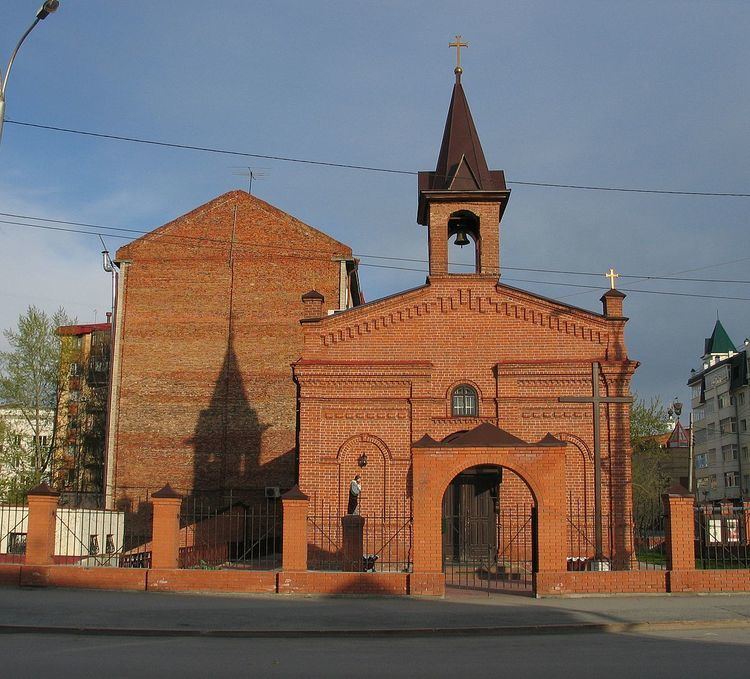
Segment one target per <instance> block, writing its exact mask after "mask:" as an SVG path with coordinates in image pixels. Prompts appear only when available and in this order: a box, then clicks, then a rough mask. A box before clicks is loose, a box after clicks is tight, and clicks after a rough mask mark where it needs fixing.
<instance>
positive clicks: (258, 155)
mask: <svg viewBox="0 0 750 679" xmlns="http://www.w3.org/2000/svg"><path fill="white" fill-rule="evenodd" d="M5 122H6V123H7V124H10V125H21V126H23V127H31V128H36V129H40V130H48V131H52V132H65V133H67V134H77V135H81V136H85V137H95V138H98V139H110V140H113V141H125V142H130V143H133V144H147V145H150V146H161V147H166V148H173V149H180V150H183V151H200V152H202V153H216V154H222V155H229V156H241V157H243V158H260V159H262V160H277V161H281V162H285V163H301V164H304V165H320V166H324V167H337V168H341V169H346V170H360V171H363V172H383V173H387V174H405V175H416V174H418V172H416V171H414V170H399V169H395V168H387V167H375V166H371V165H354V164H350V163H334V162H330V161H323V160H311V159H309V158H292V157H288V156H274V155H266V154H261V153H249V152H245V151H234V150H231V149H221V148H214V147H210V146H195V145H192V144H178V143H175V142H166V141H159V140H156V139H143V138H140V137H126V136H123V135H119V134H109V133H104V132H91V131H88V130H76V129H72V128H68V127H58V126H56V125H42V124H39V123H29V122H25V121H20V120H6V121H5ZM507 183H508V184H518V185H519V186H537V187H544V188H554V189H576V190H581V191H615V192H621V193H650V194H657V195H668V196H710V197H714V198H750V193H733V192H718V191H672V190H668V189H643V188H633V187H623V186H593V185H586V184H558V183H554V182H535V181H521V180H514V181H508V182H507Z"/></svg>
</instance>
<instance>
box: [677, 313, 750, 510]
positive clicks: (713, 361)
mask: <svg viewBox="0 0 750 679" xmlns="http://www.w3.org/2000/svg"><path fill="white" fill-rule="evenodd" d="M749 349H750V342H748V341H747V340H746V341H745V345H744V346H743V347H742V348H741V349H740V350H737V349H736V348H735V346H734V345H733V344H732V342H731V340H730V339H729V336H728V335H727V333H726V331H725V330H724V327H723V326H722V325H721V322H720V321H718V320H717V321H716V325H715V327H714V331H713V333H712V335H711V337H710V338H708V339H707V340H706V345H705V350H704V354H703V358H702V369H701V370H700V371H693V372H692V374H691V376H690V379H689V380H688V386H690V387H691V389H692V408H693V435H694V454H693V460H694V467H695V480H696V496H697V499H698V501H699V502H709V503H710V502H716V501H719V500H741V499H750V430H748V424H749V423H750V386H749V384H750V383H749V381H748V376H749V375H750V365H748V359H749V357H750V351H748V350H749Z"/></svg>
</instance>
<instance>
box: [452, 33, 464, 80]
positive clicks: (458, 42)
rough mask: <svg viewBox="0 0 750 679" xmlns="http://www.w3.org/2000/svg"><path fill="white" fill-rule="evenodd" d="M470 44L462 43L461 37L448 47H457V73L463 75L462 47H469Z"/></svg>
mask: <svg viewBox="0 0 750 679" xmlns="http://www.w3.org/2000/svg"><path fill="white" fill-rule="evenodd" d="M468 46H469V43H468V42H462V41H461V36H460V35H457V36H456V42H449V43H448V47H455V48H456V72H457V73H461V48H462V47H468Z"/></svg>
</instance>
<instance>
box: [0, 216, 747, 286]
mask: <svg viewBox="0 0 750 679" xmlns="http://www.w3.org/2000/svg"><path fill="white" fill-rule="evenodd" d="M0 216H4V217H14V218H17V219H30V220H34V221H41V222H49V223H51V224H64V225H69V226H82V227H86V228H91V229H97V230H106V231H122V232H125V233H132V234H136V235H148V234H150V233H153V232H152V231H143V230H141V229H130V228H126V227H119V226H107V225H104V224H90V223H87V222H76V221H70V220H65V219H52V218H49V217H33V216H31V215H22V214H17V213H12V212H0ZM0 223H2V224H12V225H15V226H29V227H34V226H38V225H33V224H23V223H20V222H10V221H5V220H0ZM98 232H99V231H95V232H87V231H84V232H80V231H73V233H95V234H98ZM110 235H112V234H110ZM115 237H119V238H122V239H123V240H127V239H128V238H129V237H128V238H126V237H125V236H115ZM159 238H160V239H165V238H169V239H174V240H178V241H179V240H181V239H184V240H190V241H205V242H209V243H217V244H219V245H226V244H228V243H229V241H228V240H226V239H222V238H209V237H207V236H187V235H179V234H164V235H162V234H160V235H159ZM234 244H235V245H239V246H242V245H248V246H252V247H261V248H272V249H281V250H291V251H294V252H305V253H307V252H320V253H323V254H330V250H314V249H309V248H307V249H305V250H297V249H294V248H289V247H285V246H277V245H269V244H267V243H248V242H247V241H237V242H235V243H234ZM355 256H356V257H360V258H365V259H383V260H390V261H398V262H414V263H418V264H427V263H428V262H427V260H426V259H417V258H412V257H394V256H390V255H370V254H361V253H356V255H355ZM746 260H750V257H745V258H742V259H738V260H734V261H733V262H732V263H736V262H741V261H746ZM450 264H451V265H452V266H461V267H467V268H473V266H474V265H473V264H463V263H459V262H450ZM722 265H723V264H722ZM710 266H719V265H710ZM710 266H709V267H699V268H698V269H695V270H700V269H703V268H710ZM394 268H396V267H394ZM404 270H407V271H408V270H414V271H421V269H408V268H405V269H404ZM503 270H505V271H525V272H529V273H550V274H557V275H568V276H594V277H597V278H601V277H602V276H603V275H604V274H602V273H600V272H595V271H573V270H564V269H542V268H530V267H520V266H504V267H503ZM620 277H621V278H636V279H639V281H646V280H664V281H680V282H683V281H685V282H695V283H735V284H750V280H743V279H731V278H689V277H680V276H651V275H647V274H624V273H623V274H620ZM639 281H634V282H639ZM591 287H592V288H594V289H599V288H600V287H601V286H591Z"/></svg>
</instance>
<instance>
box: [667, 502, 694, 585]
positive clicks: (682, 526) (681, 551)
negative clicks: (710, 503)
mask: <svg viewBox="0 0 750 679" xmlns="http://www.w3.org/2000/svg"><path fill="white" fill-rule="evenodd" d="M662 502H663V503H664V510H665V512H666V514H667V516H666V526H665V527H666V539H667V545H666V546H667V570H670V571H683V570H694V569H695V518H694V505H695V500H694V498H693V496H692V495H690V494H689V493H688V491H687V490H685V489H684V488H679V487H676V488H671V489H670V491H669V492H668V493H665V494H664V495H662Z"/></svg>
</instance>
